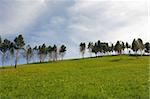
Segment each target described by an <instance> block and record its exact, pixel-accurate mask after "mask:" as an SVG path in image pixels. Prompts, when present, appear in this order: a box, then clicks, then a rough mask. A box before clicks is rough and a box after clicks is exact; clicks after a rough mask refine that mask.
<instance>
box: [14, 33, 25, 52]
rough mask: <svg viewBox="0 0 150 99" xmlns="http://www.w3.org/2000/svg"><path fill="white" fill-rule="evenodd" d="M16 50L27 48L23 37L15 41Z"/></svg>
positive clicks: (20, 36)
mask: <svg viewBox="0 0 150 99" xmlns="http://www.w3.org/2000/svg"><path fill="white" fill-rule="evenodd" d="M14 42H15V47H16V49H21V48H23V47H24V46H25V42H24V38H23V36H22V35H19V36H18V37H16V38H15V39H14Z"/></svg>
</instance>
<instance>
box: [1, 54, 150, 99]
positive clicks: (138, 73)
mask: <svg viewBox="0 0 150 99" xmlns="http://www.w3.org/2000/svg"><path fill="white" fill-rule="evenodd" d="M148 60H149V57H148V56H144V57H138V58H136V57H128V56H107V57H100V58H92V59H81V60H67V61H59V62H52V63H43V64H29V65H20V66H18V68H17V69H14V68H7V69H0V98H1V99H3V98H15V97H17V98H25V99H30V98H34V99H46V97H47V98H49V99H148V97H149V86H148V84H149V82H148V78H149V63H148Z"/></svg>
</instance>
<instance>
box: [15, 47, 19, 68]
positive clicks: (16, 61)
mask: <svg viewBox="0 0 150 99" xmlns="http://www.w3.org/2000/svg"><path fill="white" fill-rule="evenodd" d="M18 54H19V50H18V49H17V52H16V60H15V68H17V63H18Z"/></svg>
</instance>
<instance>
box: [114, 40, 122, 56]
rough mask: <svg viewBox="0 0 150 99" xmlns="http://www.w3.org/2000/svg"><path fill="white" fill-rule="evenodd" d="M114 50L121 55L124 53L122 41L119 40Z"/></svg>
mask: <svg viewBox="0 0 150 99" xmlns="http://www.w3.org/2000/svg"><path fill="white" fill-rule="evenodd" d="M114 50H115V51H116V52H118V53H119V54H120V55H121V54H122V45H121V42H120V41H117V43H116V45H115V48H114Z"/></svg>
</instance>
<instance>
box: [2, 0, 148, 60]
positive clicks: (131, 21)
mask: <svg viewBox="0 0 150 99" xmlns="http://www.w3.org/2000/svg"><path fill="white" fill-rule="evenodd" d="M148 1H149V0H0V35H1V36H2V38H8V39H10V40H13V39H14V38H15V37H16V36H17V35H18V34H22V35H23V36H24V38H25V42H26V44H31V45H32V46H35V45H40V44H43V43H46V44H47V45H53V44H56V45H57V46H60V45H62V44H65V45H66V46H67V50H68V51H67V53H66V56H65V57H66V58H73V57H79V56H80V53H79V43H80V42H86V43H87V42H90V41H91V42H96V41H98V40H100V41H102V42H109V43H115V42H116V41H117V40H121V41H124V42H129V43H131V42H132V40H133V39H134V38H142V39H143V40H144V42H147V41H150V39H149V37H150V34H149V33H148V31H149V29H148V25H149V17H148V16H149V7H150V6H149V5H148Z"/></svg>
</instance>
